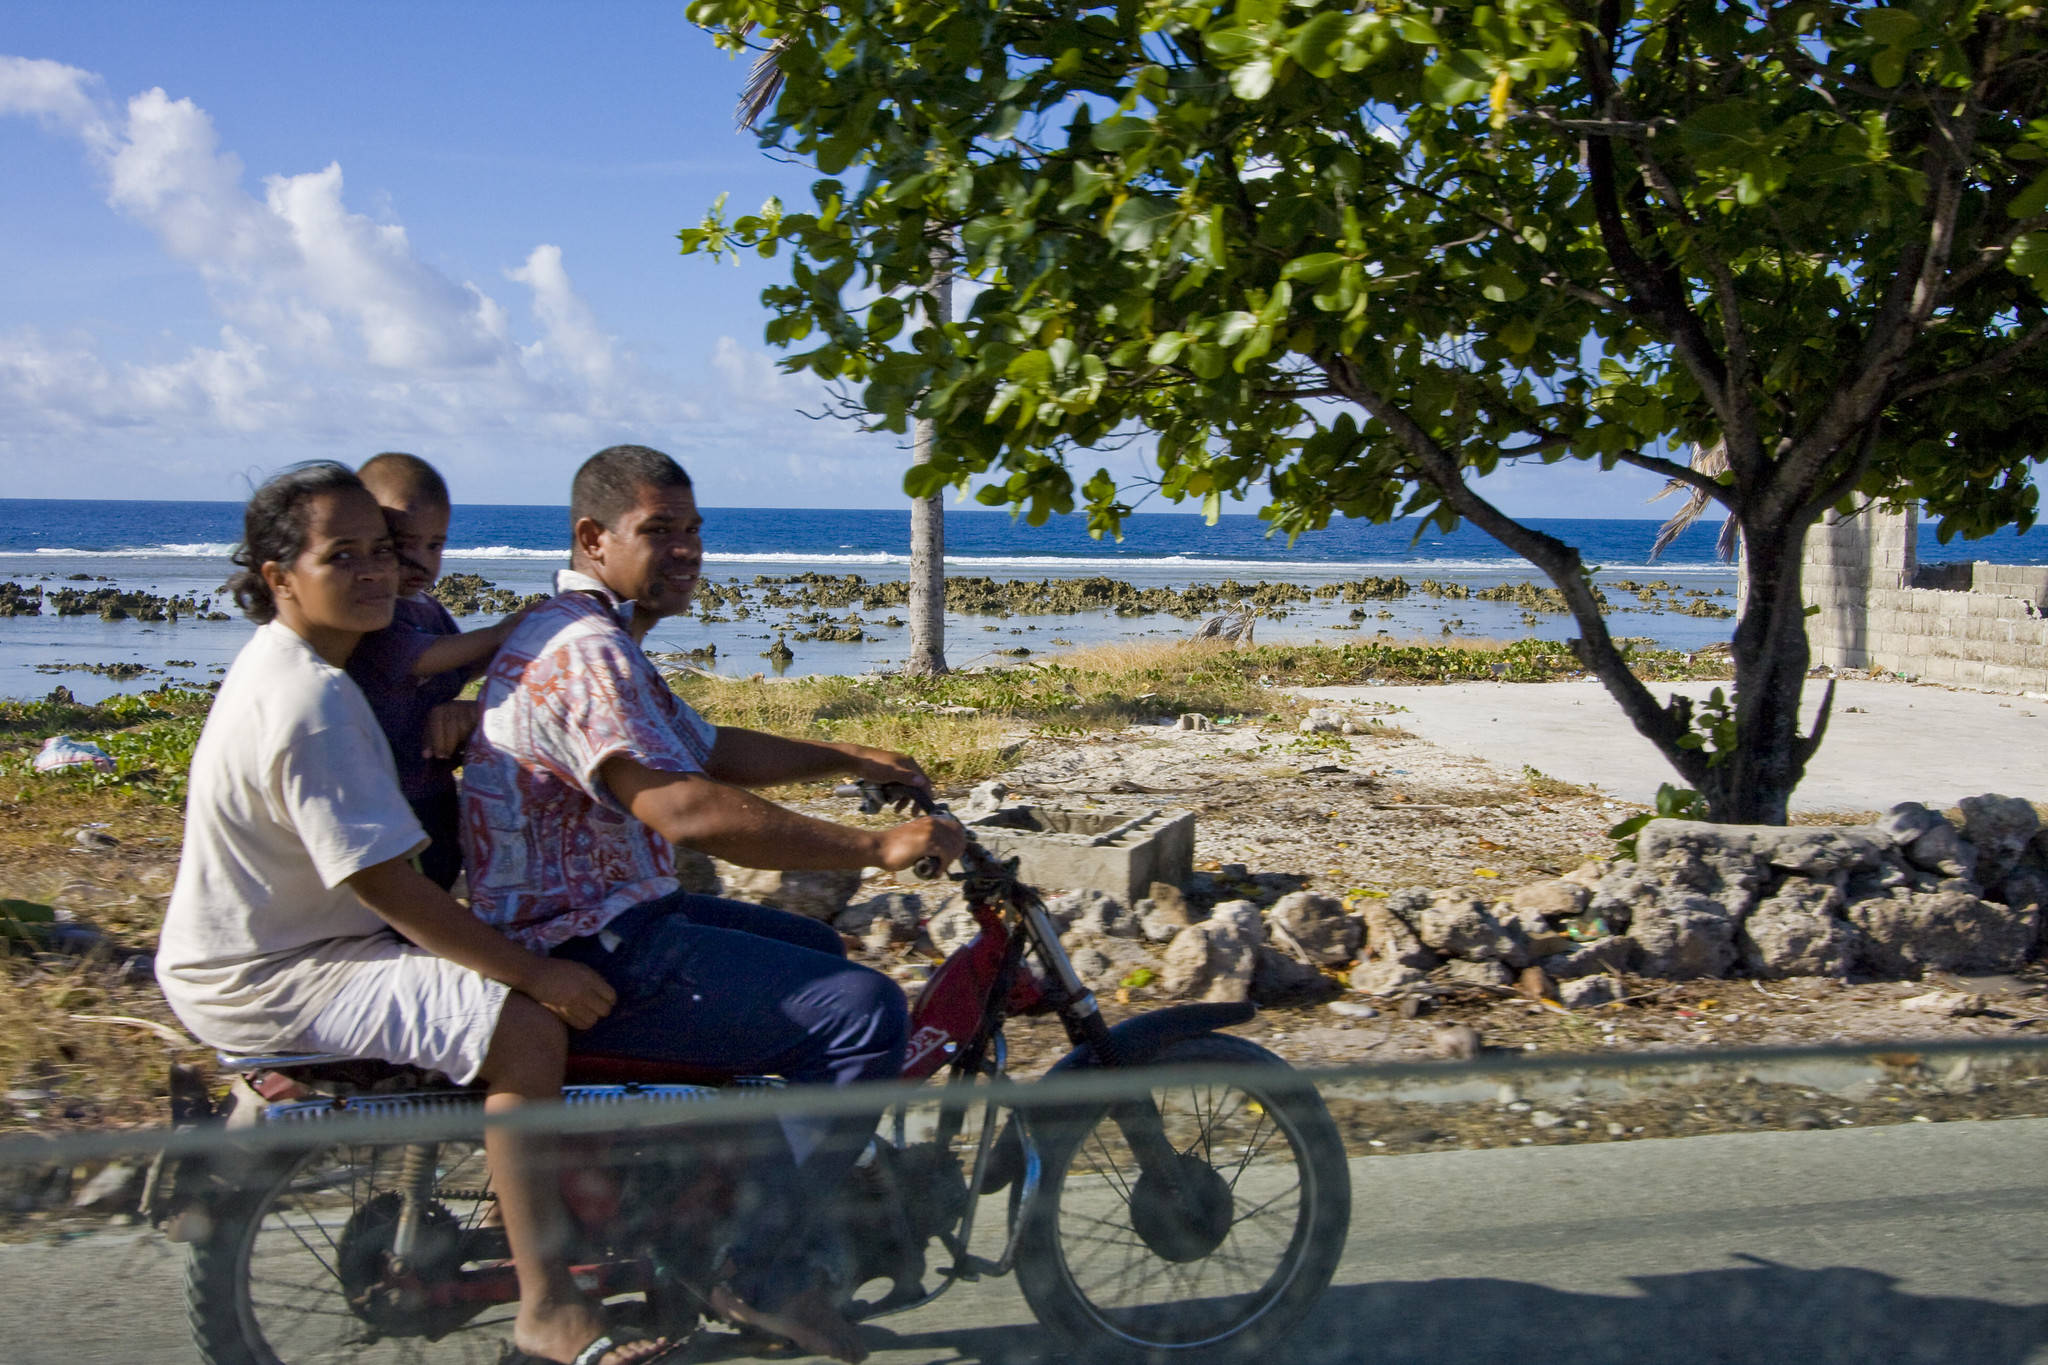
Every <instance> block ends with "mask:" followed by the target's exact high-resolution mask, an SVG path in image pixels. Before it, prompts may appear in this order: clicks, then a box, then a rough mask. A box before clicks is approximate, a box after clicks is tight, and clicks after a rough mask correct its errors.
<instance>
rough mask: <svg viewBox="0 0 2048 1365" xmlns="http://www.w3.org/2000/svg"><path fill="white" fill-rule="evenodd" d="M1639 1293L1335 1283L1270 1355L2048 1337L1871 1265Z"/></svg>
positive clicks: (1678, 1360) (1026, 1348)
mask: <svg viewBox="0 0 2048 1365" xmlns="http://www.w3.org/2000/svg"><path fill="white" fill-rule="evenodd" d="M1633 1283H1634V1284H1635V1285H1636V1286H1637V1288H1638V1289H1639V1290H1640V1291H1641V1292H1640V1294H1639V1295H1630V1296H1623V1295H1612V1294H1575V1293H1570V1292H1567V1291H1564V1290H1558V1289H1550V1288H1546V1287H1543V1286H1541V1285H1532V1284H1523V1283H1518V1282H1516V1281H1513V1280H1497V1279H1470V1280H1431V1281H1426V1282H1403V1281H1392V1282H1384V1283H1379V1284H1369V1285H1350V1286H1341V1287H1337V1288H1333V1289H1331V1290H1330V1291H1329V1293H1327V1294H1326V1295H1325V1296H1324V1298H1323V1301H1322V1303H1321V1304H1320V1305H1319V1306H1318V1307H1317V1309H1316V1311H1315V1313H1314V1314H1313V1315H1312V1316H1311V1317H1310V1318H1309V1320H1308V1321H1307V1323H1305V1324H1304V1325H1303V1327H1302V1328H1301V1330H1300V1331H1299V1332H1297V1333H1295V1334H1294V1336H1293V1338H1292V1339H1291V1340H1289V1341H1287V1342H1285V1343H1267V1344H1266V1346H1267V1353H1266V1354H1265V1359H1266V1360H1267V1361H1268V1362H1271V1361H1276V1360H1282V1359H1284V1360H1286V1361H1287V1362H1288V1365H1318V1363H1319V1362H1328V1363H1329V1365H1335V1363H1336V1362H1346V1363H1347V1365H1349V1363H1352V1362H1356V1363H1357V1365H1366V1363H1367V1362H1369V1363H1370V1365H1466V1363H1467V1362H1471V1363H1472V1365H1478V1363H1479V1362H1495V1361H1499V1362H1504V1363H1506V1362H1513V1363H1514V1365H1524V1363H1525V1362H1529V1361H1546V1360H1562V1361H1570V1362H1572V1365H1722V1363H1723V1362H1725V1363H1726V1365H1756V1362H1760V1361H1792V1360H1796V1361H1799V1362H1801V1365H1833V1363H1834V1362H1840V1365H1930V1363H1931V1362H1946V1361H1967V1362H1969V1363H1970V1365H2021V1362H2024V1361H2026V1360H2027V1359H2028V1358H2029V1355H2030V1353H2031V1352H2032V1351H2033V1349H2034V1348H2035V1347H2036V1346H2039V1345H2043V1344H2048V1303H2043V1304H2033V1305H2028V1306H2025V1307H2014V1306H2012V1305H2009V1304H2003V1303H1995V1302H1992V1301H1990V1300H1988V1299H1976V1298H1961V1297H1924V1296H1921V1295H1917V1294H1907V1293H1901V1292H1900V1291H1899V1290H1897V1289H1895V1288H1894V1285H1896V1283H1897V1281H1896V1280H1895V1279H1894V1278H1893V1277H1891V1276H1889V1275H1884V1274H1880V1273H1877V1272H1875V1271H1869V1270H1857V1269H1827V1270H1797V1269H1793V1268H1791V1267H1788V1266H1780V1265H1773V1264H1770V1263H1767V1262H1759V1263H1756V1264H1754V1265H1750V1266H1742V1267H1732V1268H1729V1269H1726V1270H1701V1271H1692V1272H1689V1273H1686V1274H1678V1275H1649V1276H1642V1277H1639V1278H1637V1279H1635V1280H1634V1281H1633ZM868 1339H869V1341H870V1343H871V1344H872V1345H874V1346H875V1347H876V1349H877V1350H878V1351H908V1352H912V1353H928V1358H929V1359H931V1360H934V1361H939V1360H964V1361H974V1362H985V1365H1013V1363H1021V1362H1027V1361H1028V1362H1037V1361H1052V1360H1056V1359H1058V1355H1057V1353H1056V1352H1055V1351H1054V1350H1053V1347H1052V1343H1051V1340H1050V1338H1049V1337H1047V1335H1046V1334H1045V1332H1044V1331H1043V1330H1042V1329H1040V1328H1038V1327H1035V1326H1026V1327H1001V1328H963V1329H961V1330H959V1331H926V1332H905V1333H900V1334H898V1333H891V1332H889V1331H887V1330H886V1329H885V1328H881V1327H879V1326H877V1327H871V1328H869V1329H868Z"/></svg>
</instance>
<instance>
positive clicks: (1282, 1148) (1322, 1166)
mask: <svg viewBox="0 0 2048 1365" xmlns="http://www.w3.org/2000/svg"><path fill="white" fill-rule="evenodd" d="M1153 1064H1154V1065H1158V1066H1186V1067H1194V1066H1230V1067H1245V1066H1259V1067H1271V1068H1272V1069H1273V1070H1274V1073H1275V1074H1274V1077H1273V1080H1272V1081H1271V1083H1266V1082H1264V1081H1254V1082H1250V1083H1248V1084H1246V1085H1242V1086H1241V1085H1235V1084H1232V1085H1210V1084H1201V1083H1197V1084H1192V1085H1190V1084H1175V1085H1171V1086H1168V1085H1159V1086H1154V1087H1153V1089H1152V1092H1151V1094H1152V1099H1153V1101H1154V1102H1155V1103H1156V1104H1157V1105H1158V1106H1159V1110H1160V1114H1161V1117H1162V1119H1163V1120H1164V1123H1165V1130H1166V1136H1167V1138H1168V1140H1169V1141H1170V1142H1171V1143H1172V1145H1173V1147H1174V1149H1175V1150H1176V1151H1177V1152H1179V1153H1180V1154H1181V1155H1180V1160H1181V1162H1182V1165H1181V1167H1180V1168H1179V1169H1178V1170H1177V1171H1175V1172H1173V1173H1171V1174H1170V1175H1168V1176H1167V1177H1166V1178H1165V1179H1164V1180H1161V1179H1159V1178H1158V1177H1156V1176H1151V1175H1147V1174H1145V1173H1143V1172H1141V1171H1140V1170H1139V1167H1138V1162H1137V1159H1136V1157H1135V1156H1134V1154H1133V1153H1132V1151H1131V1148H1130V1146H1129V1144H1128V1143H1127V1142H1126V1141H1125V1139H1124V1137H1123V1134H1122V1133H1121V1132H1120V1131H1119V1129H1118V1127H1117V1124H1116V1122H1115V1120H1114V1119H1113V1118H1112V1117H1111V1115H1110V1110H1109V1106H1108V1105H1107V1104H1096V1105H1094V1106H1092V1107H1091V1108H1090V1109H1088V1110H1087V1111H1086V1112H1085V1113H1078V1114H1072V1115H1062V1116H1061V1117H1060V1118H1059V1119H1057V1120H1055V1121H1053V1122H1051V1123H1049V1124H1046V1125H1044V1126H1043V1127H1042V1129H1041V1132H1040V1133H1039V1134H1038V1138H1039V1143H1040V1146H1041V1150H1042V1151H1043V1153H1044V1159H1045V1164H1046V1169H1045V1175H1044V1184H1043V1185H1042V1186H1041V1188H1040V1190H1039V1193H1038V1196H1037V1197H1036V1198H1034V1199H1033V1200H1032V1201H1031V1202H1030V1204H1029V1205H1028V1206H1026V1207H1024V1208H1023V1209H1022V1210H1020V1216H1021V1217H1022V1218H1023V1220H1024V1224H1023V1227H1022V1229H1021V1231H1020V1236H1019V1241H1018V1258H1017V1280H1018V1285H1019V1287H1020V1288H1021V1289H1022V1290H1023V1291H1024V1297H1025V1299H1026V1300H1027V1301H1028V1302H1029V1303H1030V1305H1031V1309H1032V1311H1033V1312H1034V1313H1035V1314H1036V1315H1037V1317H1038V1319H1039V1321H1040V1322H1042V1323H1044V1324H1045V1326H1046V1327H1048V1328H1049V1329H1051V1331H1052V1332H1053V1333H1054V1335H1055V1336H1057V1337H1059V1338H1060V1339H1061V1341H1062V1343H1063V1344H1064V1345H1065V1346H1066V1347H1068V1348H1069V1349H1070V1350H1071V1351H1073V1352H1074V1354H1075V1355H1076V1356H1077V1357H1078V1358H1080V1359H1084V1360H1088V1361H1090V1362H1096V1361H1103V1362H1111V1363H1112V1365H1138V1363H1139V1362H1145V1363H1146V1365H1159V1362H1161V1361H1174V1362H1197V1361H1199V1362H1202V1365H1209V1363H1210V1362H1215V1361H1223V1360H1240V1359H1247V1358H1249V1357H1251V1356H1252V1355H1255V1354H1257V1353H1258V1352H1260V1351H1262V1350H1265V1349H1267V1348H1270V1347H1273V1346H1275V1345H1277V1344H1279V1342H1280V1341H1281V1339H1282V1338H1284V1336H1285V1334H1286V1333H1287V1332H1289V1331H1290V1330H1292V1329H1293V1327H1294V1326H1295V1325H1296V1324H1297V1323H1298V1322H1299V1321H1300V1320H1301V1318H1302V1316H1303V1315H1304V1314H1306V1313H1307V1312H1308V1310H1309V1309H1310V1308H1311V1307H1312V1306H1313V1305H1314V1303H1315V1301H1316V1299H1317V1298H1318V1297H1319V1296H1320V1295H1321V1294H1322V1292H1323V1290H1324V1289H1325V1288H1326V1287H1327V1286H1328V1285H1329V1282H1330V1277H1331V1276H1332V1275H1333V1274H1334V1273H1335V1272H1336V1268H1337V1262H1338V1259H1339V1257H1340V1256H1341V1255H1342V1253H1343V1249H1344V1238H1345V1233H1346V1231H1347V1230H1348V1228H1349V1224H1350V1221H1351V1180H1350V1168H1349V1165H1348V1163H1347V1162H1346V1160H1345V1155H1344V1144H1343V1140H1342V1138H1341V1137H1340V1135H1339V1134H1338V1132H1337V1127H1336V1125H1335V1124H1334V1123H1333V1122H1332V1121H1331V1119H1330V1115H1329V1111H1328V1110H1327V1109H1326V1108H1325V1107H1324V1105H1323V1102H1322V1099H1321V1097H1320V1096H1318V1095H1317V1094H1316V1092H1315V1089H1314V1087H1313V1086H1310V1085H1308V1084H1307V1083H1305V1082H1303V1081H1300V1080H1298V1079H1293V1078H1292V1077H1291V1073H1290V1072H1289V1071H1288V1069H1287V1064H1286V1063H1285V1062H1283V1061H1281V1059H1280V1058H1278V1057H1276V1056H1274V1055H1273V1054H1272V1053H1271V1052H1268V1051H1267V1050H1266V1049H1264V1048H1262V1047H1259V1046H1258V1045H1257V1044H1255V1043H1251V1042H1248V1041H1246V1040H1245V1039H1242V1038H1236V1037H1231V1036H1229V1035H1226V1034H1209V1035H1205V1036H1203V1037H1199V1038H1191V1039H1186V1040H1183V1041H1181V1042H1178V1043H1174V1044H1171V1045H1169V1046H1168V1047H1167V1048H1166V1049H1164V1050H1163V1051H1162V1052H1161V1054H1160V1055H1159V1056H1158V1057H1157V1058H1156V1059H1155V1060H1154V1063H1153Z"/></svg>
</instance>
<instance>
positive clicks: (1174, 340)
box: [1145, 332, 1188, 365]
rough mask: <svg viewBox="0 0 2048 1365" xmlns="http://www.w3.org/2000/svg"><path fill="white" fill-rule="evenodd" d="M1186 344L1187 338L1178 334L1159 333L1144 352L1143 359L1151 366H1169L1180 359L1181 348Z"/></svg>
mask: <svg viewBox="0 0 2048 1365" xmlns="http://www.w3.org/2000/svg"><path fill="white" fill-rule="evenodd" d="M1187 344H1188V339H1187V337H1186V336H1185V335H1183V334H1182V333H1180V332H1161V333H1160V334H1159V336H1158V339H1157V340H1155V341H1154V342H1153V343H1152V345H1151V347H1150V349H1148V350H1147V351H1146V352H1145V359H1146V361H1147V362H1148V363H1149V364H1153V365H1171V364H1172V363H1173V362H1174V361H1176V360H1178V359H1180V352H1181V347H1183V346H1185V345H1187Z"/></svg>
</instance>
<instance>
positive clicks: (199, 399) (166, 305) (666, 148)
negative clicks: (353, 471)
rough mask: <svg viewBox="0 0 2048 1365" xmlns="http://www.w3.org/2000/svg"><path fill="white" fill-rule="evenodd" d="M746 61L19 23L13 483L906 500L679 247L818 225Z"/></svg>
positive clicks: (13, 101)
mask: <svg viewBox="0 0 2048 1365" xmlns="http://www.w3.org/2000/svg"><path fill="white" fill-rule="evenodd" d="M745 71H746V66H745V63H744V61H742V60H735V59H734V58H733V57H731V56H729V55H728V54H725V53H722V52H719V51H718V50H716V49H715V48H714V47H713V45H712V42H711V39H710V38H709V36H708V35H706V34H704V33H703V32H701V31H699V30H697V29H695V28H693V27H692V26H691V25H690V24H689V23H688V22H687V21H686V20H685V19H684V18H683V5H682V4H681V3H680V0H664V2H663V3H658V4H654V3H634V2H632V0H605V3H602V4H595V5H585V6H576V7H571V6H568V5H562V4H546V5H544V4H533V3H517V2H514V0H504V2H501V3H492V4H482V3H456V2H454V0H441V2H440V3H432V4H405V5H402V4H398V3H395V0H380V2H377V3H368V2H365V0H357V2H356V3H351V4H345V5H344V4H310V3H309V4H278V3H264V4H247V3H224V2H223V0H213V2H212V3H208V4H205V5H141V4H111V3H93V2H92V0H66V3H47V2H46V0H8V5H7V22H6V24H5V26H4V27H0V259H5V260H7V261H8V262H10V263H11V266H12V268H11V269H9V270H7V271H5V272H0V471H4V479H0V483H4V485H5V492H6V494H7V495H8V496H14V497H135V498H152V497H154V498H234V497H238V496H240V495H241V494H242V493H243V492H244V491H245V490H246V487H247V482H246V480H247V477H248V476H249V475H251V474H259V475H260V474H261V473H262V472H264V471H267V470H269V469H272V468H275V467H276V466H278V465H281V464H284V463H288V462H290V461H292V460H297V459H308V458H314V457H331V458H338V459H344V460H349V461H351V462H353V461H357V460H360V459H361V458H363V457H364V456H367V455H368V454H370V453H372V452H374V451H377V450H382V449H393V448H395V449H404V450H413V451H417V452H418V453H420V454H422V455H425V456H427V457H428V458H429V459H432V460H434V461H435V462H436V463H437V464H438V465H440V466H441V467H442V469H443V471H444V472H445V473H446V474H447V475H448V477H449V481H450V484H451V485H452V487H453V490H454V492H455V496H456V499H457V500H458V501H460V502H511V503H553V502H559V501H562V500H563V499H564V495H565V493H566V489H567V482H568V476H569V474H570V472H571V471H572V470H573V469H574V468H575V466H576V464H577V463H579V462H580V461H581V459H582V458H583V457H584V456H585V455H587V454H589V452H591V451H592V450H595V449H597V448H598V447H600V446H602V445H606V444H609V443H611V442H613V441H620V440H634V441H643V442H646V443H648V444H652V445H656V446H660V447H661V448H663V449H666V450H668V451H670V452H671V453H672V454H674V455H676V456H677V457H678V458H680V459H682V460H683V461H684V462H685V463H686V464H687V465H689V467H690V469H691V471H692V474H693V475H694V477H695V478H696V479H697V481H698V485H699V491H700V496H701V499H702V501H703V502H704V503H705V504H706V505H708V506H851V507H863V506H866V507H883V506H892V505H899V504H900V498H901V494H900V492H899V481H900V479H901V474H902V466H903V463H904V461H905V459H906V455H905V453H904V451H903V450H902V448H901V446H900V443H899V442H898V441H897V439H896V438H894V437H890V436H886V435H864V434H862V433H860V432H859V431H857V430H855V429H854V428H853V427H851V426H850V425H849V424H846V423H838V422H817V421H812V420H810V419H808V418H805V417H804V416H802V415H801V412H800V410H801V409H803V408H805V407H810V408H813V409H815V407H816V406H817V397H818V395H817V393H816V391H815V390H814V389H813V388H812V387H811V386H810V385H809V384H808V383H807V382H806V381H803V380H800V379H797V378H792V377H790V376H785V375H782V374H780V373H779V372H778V370H777V369H776V366H775V356H774V353H773V352H772V351H770V350H769V349H768V348H767V347H766V346H765V345H764V343H763V342H762V340H761V328H762V323H763V321H764V320H765V317H766V315H765V313H764V311H763V310H762V308H761V305H760V303H759V294H760V291H761V289H762V288H763V287H764V286H765V285H767V284H770V283H772V282H774V280H775V279H776V278H777V277H778V272H779V268H778V266H777V265H776V264H773V263H767V262H758V261H749V262H748V263H746V264H745V265H743V266H741V267H739V268H737V269H735V268H734V267H732V266H729V265H717V264H713V263H712V262H709V261H707V260H705V259H703V258H701V257H690V258H684V257H681V256H679V255H678V254H677V252H676V242H675V232H676V230H677V229H678V228H680V227H682V226H684V225H685V224H688V223H694V222H695V221H696V220H697V219H698V218H699V217H700V216H701V215H702V213H703V211H704V209H705V208H706V207H707V206H708V205H709V204H710V203H711V201H712V200H713V199H714V198H715V197H716V196H717V195H718V194H720V193H721V192H727V191H729V192H730V193H731V202H732V204H733V206H734V207H735V208H736V209H746V208H751V207H753V206H754V205H756V204H758V203H760V202H761V201H762V200H763V199H765V198H767V197H768V196H769V195H771V194H780V195H782V196H783V197H784V198H785V199H786V200H789V201H793V202H807V201H808V193H807V190H806V186H807V185H808V184H809V182H810V180H811V179H812V176H811V174H810V173H809V172H808V171H806V170H805V168H803V167H800V166H791V165H787V164H781V163H778V162H775V161H772V160H770V159H769V158H767V157H765V156H763V155H762V154H761V153H760V151H759V150H758V148H757V147H756V145H755V143H754V141H753V139H752V138H751V137H750V136H747V135H744V134H740V133H737V132H735V131H734V129H733V123H732V108H733V100H734V96H735V94H736V92H737V91H738V88H739V86H740V84H741V82H742V80H743V78H744V75H745ZM1108 463H1109V464H1110V467H1111V469H1112V472H1115V473H1117V474H1118V475H1119V476H1120V477H1122V476H1126V475H1133V474H1136V473H1138V472H1139V470H1138V457H1137V456H1136V455H1135V454H1131V453H1124V454H1119V455H1115V456H1112V457H1110V458H1109V461H1108ZM1656 488H1657V481H1656V480H1654V479H1651V478H1650V477H1649V476H1646V475H1637V474H1634V473H1633V472H1629V471H1621V472H1617V473H1614V474H1600V473H1598V472H1596V471H1592V470H1585V469H1565V468H1559V467H1551V468H1547V469H1531V470H1516V471H1511V472H1509V473H1506V474H1503V475H1501V476H1498V477H1496V479H1494V480H1490V481H1489V484H1488V490H1487V491H1488V492H1489V494H1490V495H1492V496H1494V497H1495V498H1496V499H1497V500H1498V501H1499V502H1501V503H1502V505H1504V506H1505V507H1507V508H1508V510H1510V511H1512V512H1516V513H1518V514H1521V515H1528V516H1645V515H1657V514H1660V513H1663V512H1665V511H1667V510H1668V509H1669V508H1670V506H1671V504H1670V503H1669V502H1665V503H1659V504H1656V505H1654V506H1646V505H1645V499H1646V498H1647V497H1648V496H1649V495H1650V494H1651V493H1654V492H1655V491H1656ZM1256 505H1257V504H1256V502H1254V503H1252V504H1250V505H1248V506H1247V507H1245V508H1243V509H1240V510H1253V508H1255V507H1256ZM1147 510H1168V509H1165V508H1163V507H1161V506H1160V505H1159V504H1157V503H1151V504H1148V506H1147Z"/></svg>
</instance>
